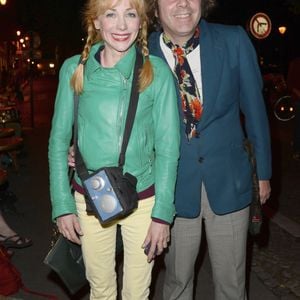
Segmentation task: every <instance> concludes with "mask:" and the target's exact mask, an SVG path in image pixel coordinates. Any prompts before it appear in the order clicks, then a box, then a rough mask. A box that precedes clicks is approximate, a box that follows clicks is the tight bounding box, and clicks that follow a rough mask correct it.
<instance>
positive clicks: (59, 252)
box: [44, 226, 123, 294]
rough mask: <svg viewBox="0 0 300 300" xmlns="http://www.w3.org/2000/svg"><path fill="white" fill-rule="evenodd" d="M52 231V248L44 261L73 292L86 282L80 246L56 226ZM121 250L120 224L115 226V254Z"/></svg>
mask: <svg viewBox="0 0 300 300" xmlns="http://www.w3.org/2000/svg"><path fill="white" fill-rule="evenodd" d="M53 231H54V234H53V239H54V240H53V241H52V242H51V244H52V248H51V250H50V251H49V252H48V254H47V256H46V257H45V259H44V263H45V264H46V265H47V266H49V267H50V268H51V269H52V270H53V271H54V272H55V273H57V275H58V276H59V277H60V279H61V280H62V281H63V283H64V284H65V286H66V287H67V288H68V290H69V292H70V293H71V294H75V293H77V292H78V291H79V290H80V289H81V288H83V287H84V286H85V285H87V284H88V281H87V279H86V277H85V267H84V261H83V258H82V251H81V246H80V245H78V244H74V243H72V242H70V241H69V240H67V239H66V238H65V237H64V236H63V235H62V234H60V233H59V232H58V230H57V228H56V227H55V228H54V230H53ZM122 251H123V242H122V236H121V230H120V226H117V241H116V255H119V254H120V253H121V252H122Z"/></svg>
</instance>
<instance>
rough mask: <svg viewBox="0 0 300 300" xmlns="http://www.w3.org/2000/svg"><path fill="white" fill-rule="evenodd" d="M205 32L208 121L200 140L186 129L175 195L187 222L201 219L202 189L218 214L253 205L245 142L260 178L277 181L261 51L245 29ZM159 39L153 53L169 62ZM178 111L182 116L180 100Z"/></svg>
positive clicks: (205, 28) (203, 25)
mask: <svg viewBox="0 0 300 300" xmlns="http://www.w3.org/2000/svg"><path fill="white" fill-rule="evenodd" d="M199 26H200V59H201V72H202V88H203V115H202V118H201V121H200V123H199V127H198V129H199V132H200V136H199V138H194V139H192V140H191V141H190V142H188V141H187V139H186V137H185V134H184V129H185V128H184V124H183V122H182V124H181V148H180V151H181V152H180V153H181V155H180V161H179V167H178V176H177V183H176V195H175V207H176V214H177V216H179V217H185V218H195V217H197V216H198V215H199V213H200V210H201V186H202V183H204V186H205V188H206V191H207V195H208V200H209V203H210V206H211V208H212V210H213V211H214V212H215V213H216V214H227V213H230V212H233V211H237V210H240V209H242V208H244V207H246V206H248V205H249V204H250V202H251V198H252V179H251V165H250V162H249V159H248V155H247V153H246V151H245V149H244V146H243V141H244V139H245V136H247V137H248V139H249V140H250V141H251V142H252V144H253V146H254V150H255V155H256V160H257V172H258V178H259V179H260V180H268V179H270V177H271V150H270V148H271V147H270V135H269V124H268V119H267V115H266V109H265V103H264V99H263V96H262V78H261V73H260V69H259V66H258V63H257V56H256V52H255V49H254V47H253V45H252V43H251V41H250V39H249V38H248V36H247V34H246V32H245V31H244V30H243V29H242V27H240V26H228V25H221V24H213V23H208V22H206V21H205V20H201V22H200V24H199ZM159 36H160V33H159V32H154V33H152V34H151V36H150V38H149V49H150V52H151V54H153V55H157V56H159V57H161V58H163V59H165V57H164V54H163V52H162V50H161V48H160V43H159ZM178 105H179V108H180V111H181V103H180V99H179V95H178ZM166 113H167V112H166ZM241 113H242V114H243V119H244V122H243V124H244V125H242V124H241ZM180 117H181V119H182V116H180Z"/></svg>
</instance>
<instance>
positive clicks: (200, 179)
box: [69, 0, 271, 300]
mask: <svg viewBox="0 0 300 300" xmlns="http://www.w3.org/2000/svg"><path fill="white" fill-rule="evenodd" d="M151 4H152V5H153V8H154V11H155V15H156V17H157V19H158V23H159V24H160V25H161V27H162V28H161V29H162V32H154V33H152V35H151V36H150V39H149V49H150V52H151V54H153V55H156V56H159V57H161V58H163V59H164V60H165V61H166V62H167V63H168V64H169V66H170V68H171V69H172V70H174V78H176V79H177V86H178V105H179V107H180V111H181V113H180V118H181V120H182V124H181V149H180V151H181V156H180V161H179V168H178V178H177V185H176V195H175V207H176V218H175V221H174V225H173V227H172V229H171V242H170V246H169V251H168V253H166V257H165V258H166V260H165V262H166V275H165V285H164V300H174V299H177V300H178V299H180V300H191V299H193V280H194V265H195V261H196V257H197V255H198V252H199V247H200V242H201V231H202V221H204V224H205V231H206V239H207V243H208V251H209V256H210V260H211V265H212V271H213V281H214V286H215V299H216V300H220V299H222V300H223V299H228V300H240V299H246V292H245V261H246V239H247V230H248V218H249V204H250V202H251V198H252V180H251V166H250V162H249V159H248V155H247V153H246V151H245V150H244V146H243V141H244V139H245V135H244V132H243V129H242V125H241V122H240V111H242V113H243V115H244V119H245V129H246V133H247V137H248V139H249V140H250V141H251V143H252V144H253V146H254V150H255V155H256V161H257V173H258V178H259V188H260V199H261V203H262V204H264V203H265V202H266V200H267V199H268V198H269V196H270V190H271V189H270V184H269V178H270V177H271V154H270V138H269V128H268V120H267V116H266V112H265V107H264V101H263V97H262V93H261V90H262V80H261V76H260V71H259V68H258V65H257V61H256V53H255V51H254V48H253V46H252V44H251V42H250V40H249V39H248V37H247V35H246V33H245V32H244V30H243V29H242V28H241V27H238V26H224V25H220V24H209V23H207V22H206V21H205V20H204V19H201V16H202V15H204V14H206V13H207V11H208V9H209V8H210V7H212V6H213V4H214V0H202V1H201V0H152V2H151ZM152 19H153V18H152ZM200 19H201V20H200ZM176 45H177V46H176ZM185 48H187V49H185ZM172 49H173V50H172ZM185 52H188V54H187V55H185ZM173 53H174V54H173ZM166 113H167V112H166ZM70 161H71V158H69V162H70ZM71 165H72V164H71Z"/></svg>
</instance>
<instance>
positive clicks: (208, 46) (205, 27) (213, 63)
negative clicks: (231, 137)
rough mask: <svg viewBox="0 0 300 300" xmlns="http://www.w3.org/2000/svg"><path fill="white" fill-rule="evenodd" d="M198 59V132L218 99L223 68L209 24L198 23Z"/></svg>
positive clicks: (221, 56) (208, 117)
mask: <svg viewBox="0 0 300 300" xmlns="http://www.w3.org/2000/svg"><path fill="white" fill-rule="evenodd" d="M200 58H201V75H202V91H203V114H202V117H201V120H200V122H199V125H198V126H199V127H198V129H199V132H200V136H201V129H203V128H204V127H205V125H206V124H207V122H208V121H209V119H210V117H211V115H212V111H213V108H214V105H215V101H216V99H217V97H218V93H219V89H220V85H221V73H222V68H223V62H224V61H223V51H222V45H221V42H220V40H219V37H218V35H217V34H216V33H215V32H212V30H211V29H210V28H209V24H208V23H207V22H206V21H204V20H201V22H200Z"/></svg>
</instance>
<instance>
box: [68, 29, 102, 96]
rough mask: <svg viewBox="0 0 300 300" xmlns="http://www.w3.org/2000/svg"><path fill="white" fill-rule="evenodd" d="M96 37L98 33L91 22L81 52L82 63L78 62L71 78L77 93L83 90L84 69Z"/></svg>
mask: <svg viewBox="0 0 300 300" xmlns="http://www.w3.org/2000/svg"><path fill="white" fill-rule="evenodd" d="M96 37H97V34H96V33H95V29H94V27H93V25H92V24H90V25H89V26H88V37H87V39H86V43H85V45H84V47H83V50H82V53H81V58H80V63H79V64H78V66H77V68H76V69H75V72H74V74H73V76H72V78H71V86H72V87H73V89H74V91H75V93H76V94H80V93H81V92H82V90H83V69H84V65H85V63H86V61H87V59H88V57H89V54H90V51H91V47H92V45H93V43H94V42H95V40H96Z"/></svg>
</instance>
